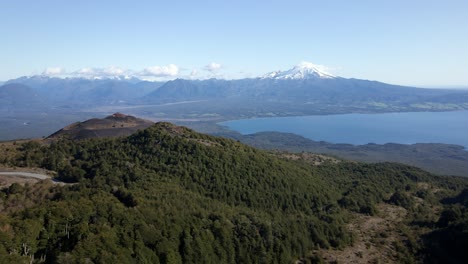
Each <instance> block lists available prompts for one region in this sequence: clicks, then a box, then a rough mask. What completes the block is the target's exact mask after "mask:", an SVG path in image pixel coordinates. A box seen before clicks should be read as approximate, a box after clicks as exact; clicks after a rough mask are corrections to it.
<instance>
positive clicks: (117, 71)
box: [103, 66, 127, 76]
mask: <svg viewBox="0 0 468 264" xmlns="http://www.w3.org/2000/svg"><path fill="white" fill-rule="evenodd" d="M126 72H127V71H126V70H123V69H121V68H119V67H115V66H111V67H108V68H105V69H104V70H103V73H105V74H106V75H109V76H120V75H125V74H126Z"/></svg>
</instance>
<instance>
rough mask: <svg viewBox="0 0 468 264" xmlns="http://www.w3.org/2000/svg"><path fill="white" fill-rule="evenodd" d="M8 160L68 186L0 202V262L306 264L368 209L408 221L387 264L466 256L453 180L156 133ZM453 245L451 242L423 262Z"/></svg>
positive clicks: (460, 199)
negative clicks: (51, 174)
mask: <svg viewBox="0 0 468 264" xmlns="http://www.w3.org/2000/svg"><path fill="white" fill-rule="evenodd" d="M2 151H3V150H2ZM15 151H17V152H15V153H17V154H16V155H14V156H12V155H6V156H2V157H3V158H2V160H0V162H1V163H2V164H4V165H7V166H23V167H42V168H45V169H48V170H53V171H57V172H58V175H59V176H58V177H59V179H60V180H62V181H65V182H73V183H76V184H74V185H68V186H64V187H59V186H52V185H51V184H50V183H47V182H41V183H38V184H35V185H27V186H24V187H23V186H19V185H18V184H13V185H11V186H10V187H9V188H6V189H4V190H2V191H1V192H0V198H1V200H0V208H1V213H0V259H1V260H2V261H4V262H7V263H20V262H27V261H28V260H30V259H32V258H34V259H35V261H37V262H40V261H45V262H51V263H54V262H57V263H74V262H82V263H85V262H88V263H89V261H92V262H94V263H109V262H114V263H292V262H294V261H295V260H299V259H302V260H303V261H304V262H311V261H312V262H316V261H319V259H320V258H319V256H317V255H314V254H313V253H312V250H313V249H318V248H330V247H331V248H346V247H348V246H350V245H352V243H353V233H352V232H350V231H349V230H347V228H346V223H347V222H348V221H349V220H350V219H352V218H353V217H354V216H355V215H356V214H366V215H373V214H375V213H377V206H376V205H377V204H380V203H392V204H395V205H398V206H402V207H405V208H406V209H407V210H408V211H409V212H410V214H409V216H408V219H407V221H405V224H404V225H403V226H401V232H402V233H404V235H402V239H401V241H398V243H396V244H395V245H393V247H394V248H396V249H398V252H399V254H398V256H395V260H397V261H408V262H410V261H412V260H424V259H427V260H434V261H435V262H437V261H439V262H440V261H442V260H445V259H446V258H447V254H450V257H451V260H452V263H457V262H460V260H463V257H464V258H466V257H467V256H466V252H464V251H460V250H457V247H458V248H462V247H466V246H467V245H466V232H459V230H465V231H466V229H467V226H468V223H467V214H466V212H465V210H466V197H465V196H466V195H464V193H466V189H467V188H468V182H467V181H466V180H465V179H462V178H456V177H453V178H448V177H438V176H433V175H431V174H429V173H426V172H424V171H421V170H419V169H416V168H413V167H408V166H404V165H399V164H392V163H380V164H359V163H348V162H340V163H338V164H326V163H325V165H321V166H313V165H311V164H309V163H307V162H306V161H300V160H297V161H291V160H286V159H283V158H280V157H277V156H276V155H274V154H271V153H267V152H264V151H261V150H257V149H254V148H252V147H248V146H246V145H243V144H241V143H239V142H235V141H232V140H229V139H223V138H217V137H212V136H207V135H203V134H199V133H195V132H193V131H192V130H189V129H187V128H184V127H177V126H174V125H171V124H169V123H157V124H155V125H154V126H152V127H150V128H147V129H145V130H142V131H140V132H137V133H136V134H133V135H131V136H130V137H126V138H114V139H106V138H102V139H89V140H83V141H70V140H66V139H63V140H60V141H57V142H54V143H52V144H51V145H48V146H46V145H41V144H39V143H37V142H26V143H23V144H22V145H21V146H20V147H18V148H15ZM428 186H429V187H428ZM464 190H465V191H464ZM462 191H464V192H462ZM460 193H461V194H460ZM441 200H443V201H442V202H443V203H442V202H440V201H441ZM434 208H439V209H440V211H441V212H442V213H440V211H437V210H433V209H434ZM439 215H442V217H440V219H439ZM423 234H425V235H424V236H423ZM454 235H456V236H458V238H459V239H457V240H454V241H451V243H452V244H454V245H453V246H450V247H448V248H444V247H440V248H439V250H438V251H437V254H436V255H434V254H433V251H431V250H430V249H432V247H435V246H437V245H439V244H441V243H445V242H444V241H445V240H444V239H445V238H446V237H447V236H449V237H450V236H454ZM460 243H461V244H460ZM445 263H447V262H445Z"/></svg>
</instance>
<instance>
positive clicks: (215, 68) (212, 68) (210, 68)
mask: <svg viewBox="0 0 468 264" xmlns="http://www.w3.org/2000/svg"><path fill="white" fill-rule="evenodd" d="M222 67H223V66H222V65H221V64H219V63H216V62H212V63H210V64H208V65H206V66H205V67H204V68H203V69H204V70H205V71H209V72H217V71H219V70H221V68H222Z"/></svg>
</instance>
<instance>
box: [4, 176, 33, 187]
mask: <svg viewBox="0 0 468 264" xmlns="http://www.w3.org/2000/svg"><path fill="white" fill-rule="evenodd" d="M38 181H40V180H39V179H36V178H27V177H17V176H6V175H0V189H3V188H6V187H10V185H12V184H13V183H19V184H21V185H25V184H27V183H29V184H35V183H37V182H38Z"/></svg>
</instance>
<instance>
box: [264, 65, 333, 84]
mask: <svg viewBox="0 0 468 264" xmlns="http://www.w3.org/2000/svg"><path fill="white" fill-rule="evenodd" d="M324 68H325V67H323V66H320V65H315V64H312V63H310V62H302V63H300V64H298V65H296V66H295V67H294V68H292V69H290V70H287V71H274V72H270V73H268V74H266V75H264V76H262V77H261V78H263V79H267V78H271V79H280V80H291V79H315V78H320V79H331V78H336V76H334V75H332V74H330V73H328V72H326V71H325V69H324Z"/></svg>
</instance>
